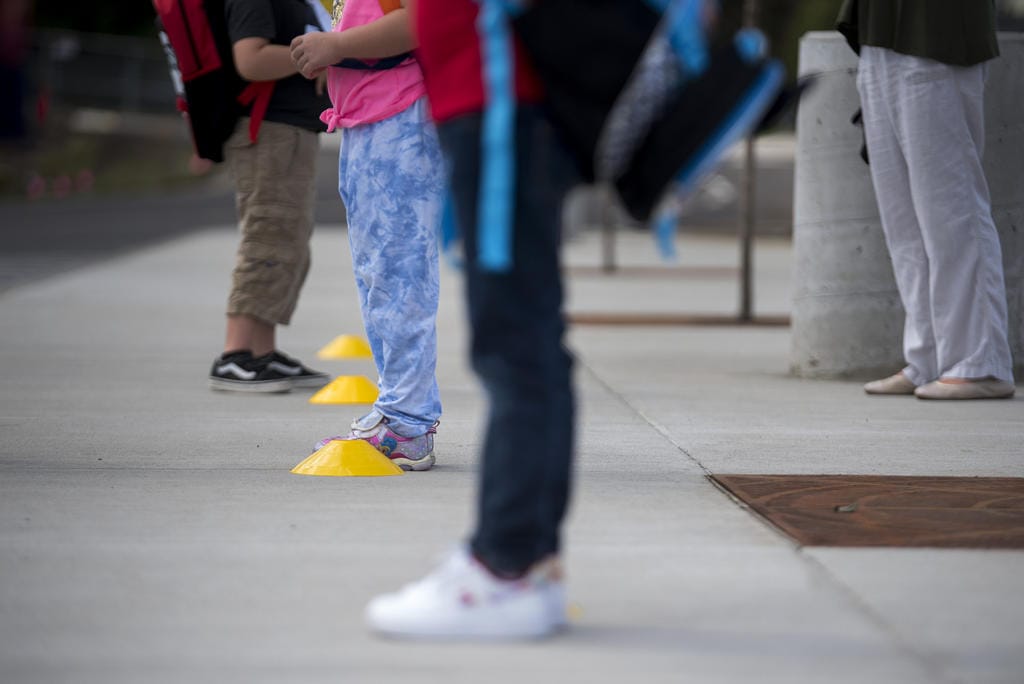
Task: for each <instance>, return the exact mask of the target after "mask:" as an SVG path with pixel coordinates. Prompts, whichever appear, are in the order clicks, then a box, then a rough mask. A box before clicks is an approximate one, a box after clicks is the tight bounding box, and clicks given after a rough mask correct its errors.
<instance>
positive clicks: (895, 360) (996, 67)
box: [790, 31, 1024, 380]
mask: <svg viewBox="0 0 1024 684" xmlns="http://www.w3.org/2000/svg"><path fill="white" fill-rule="evenodd" d="M999 43H1000V50H1001V51H1002V57H1001V58H1000V59H998V60H995V61H993V62H990V63H989V72H988V82H987V86H986V94H985V125H986V147H985V172H986V175H987V177H988V181H989V188H990V191H991V194H992V214H993V217H994V218H995V222H996V227H997V228H998V230H999V236H1000V240H1001V243H1002V249H1003V265H1004V269H1005V274H1006V288H1007V301H1008V303H1009V313H1010V328H1009V333H1010V347H1011V350H1012V352H1013V357H1014V364H1015V369H1014V373H1015V375H1016V376H1017V379H1018V380H1024V317H1022V309H1024V34H1019V33H1012V34H1010V33H1001V34H1000V35H999ZM800 72H801V74H807V73H819V74H821V78H820V79H819V83H818V86H817V88H816V89H814V90H813V91H812V92H811V93H810V94H809V95H808V96H807V97H805V98H804V99H803V100H802V102H801V104H800V111H799V113H798V115H797V151H796V169H795V174H796V178H795V191H794V207H793V222H794V224H793V248H794V258H795V265H794V300H793V312H792V330H791V334H792V338H791V350H790V366H791V371H792V373H793V374H795V375H798V376H801V377H818V378H874V377H882V376H884V375H886V374H889V373H892V372H895V371H897V370H899V369H900V368H902V367H903V352H902V339H903V318H904V314H903V307H902V304H901V303H900V299H899V294H898V292H897V290H896V282H895V280H894V278H893V273H892V266H891V262H890V260H889V252H888V250H887V248H886V246H885V238H884V236H883V234H882V226H881V222H880V220H879V217H878V206H877V203H876V201H875V193H874V189H873V188H872V186H871V177H870V173H869V170H868V167H867V165H866V164H864V162H863V161H862V160H861V159H860V156H859V151H860V147H861V144H862V142H863V139H862V135H861V130H860V129H859V128H858V127H856V126H854V125H852V124H851V122H850V119H851V117H852V116H853V114H854V112H856V111H857V109H858V108H859V107H860V98H859V96H858V94H857V87H856V73H857V56H856V55H855V54H854V53H853V51H851V50H850V49H849V47H848V46H847V45H846V42H845V41H844V40H843V38H842V36H840V35H839V34H838V33H836V32H832V31H827V32H814V33H809V34H807V35H806V36H804V38H803V39H802V40H801V43H800Z"/></svg>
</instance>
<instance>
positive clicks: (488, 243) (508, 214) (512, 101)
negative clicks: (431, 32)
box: [477, 0, 519, 272]
mask: <svg viewBox="0 0 1024 684" xmlns="http://www.w3.org/2000/svg"><path fill="white" fill-rule="evenodd" d="M478 1H479V4H480V13H479V15H478V16H477V32H478V33H479V35H480V43H481V45H480V51H481V57H482V58H483V72H484V73H483V80H484V94H485V100H486V106H485V108H484V114H483V130H482V133H481V141H480V145H481V152H482V154H481V166H482V168H481V173H480V195H479V198H478V201H477V235H478V239H479V246H478V249H479V252H478V259H479V263H480V265H481V267H482V268H483V269H484V270H487V271H496V272H507V271H508V270H509V269H510V268H511V267H512V223H513V216H514V207H513V201H514V198H515V191H516V188H515V175H516V168H515V167H516V160H515V118H516V96H515V75H514V58H513V43H512V36H511V31H510V29H509V23H508V20H509V17H510V16H512V15H514V14H516V13H517V12H518V11H519V8H518V7H517V6H516V5H515V3H514V1H513V0H478Z"/></svg>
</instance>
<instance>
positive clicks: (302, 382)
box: [289, 375, 331, 389]
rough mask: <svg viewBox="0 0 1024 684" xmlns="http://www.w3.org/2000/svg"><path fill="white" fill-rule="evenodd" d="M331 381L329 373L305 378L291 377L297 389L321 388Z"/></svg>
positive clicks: (293, 385)
mask: <svg viewBox="0 0 1024 684" xmlns="http://www.w3.org/2000/svg"><path fill="white" fill-rule="evenodd" d="M330 381H331V378H330V376H329V375H309V376H306V377H304V378H289V382H291V384H292V387H294V388H296V389H320V388H321V387H323V386H324V385H326V384H327V383H329V382H330Z"/></svg>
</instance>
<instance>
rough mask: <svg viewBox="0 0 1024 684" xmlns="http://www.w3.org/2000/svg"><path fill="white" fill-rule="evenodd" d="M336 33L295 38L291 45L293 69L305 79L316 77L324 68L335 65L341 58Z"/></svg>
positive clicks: (312, 34)
mask: <svg viewBox="0 0 1024 684" xmlns="http://www.w3.org/2000/svg"><path fill="white" fill-rule="evenodd" d="M339 37H340V34H338V33H322V32H314V33H307V34H305V35H301V36H296V37H295V39H294V40H293V41H292V45H291V57H292V62H293V63H294V64H295V67H296V68H297V69H298V70H299V73H301V74H302V75H303V76H305V77H306V78H310V79H311V78H316V76H317V75H318V74H319V73H320V72H321V71H322V70H323V69H325V68H326V67H329V66H331V65H332V64H337V63H338V62H340V61H341V60H342V58H343V55H341V54H339V50H338V41H337V38H339Z"/></svg>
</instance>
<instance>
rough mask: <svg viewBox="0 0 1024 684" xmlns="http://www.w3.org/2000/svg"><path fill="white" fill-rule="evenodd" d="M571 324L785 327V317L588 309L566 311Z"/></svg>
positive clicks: (787, 320) (786, 322) (786, 324)
mask: <svg viewBox="0 0 1024 684" xmlns="http://www.w3.org/2000/svg"><path fill="white" fill-rule="evenodd" d="M567 318H568V320H569V322H570V323H572V324H573V325H597V326H691V327H716V326H718V327H741V326H743V327H745V326H753V327H766V328H775V327H785V326H788V325H789V316H758V317H756V318H753V319H751V320H744V319H742V318H740V317H738V316H715V315H694V314H689V315H688V314H670V313H629V312H625V311H623V312H597V313H595V312H592V313H570V314H569V315H568V316H567Z"/></svg>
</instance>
